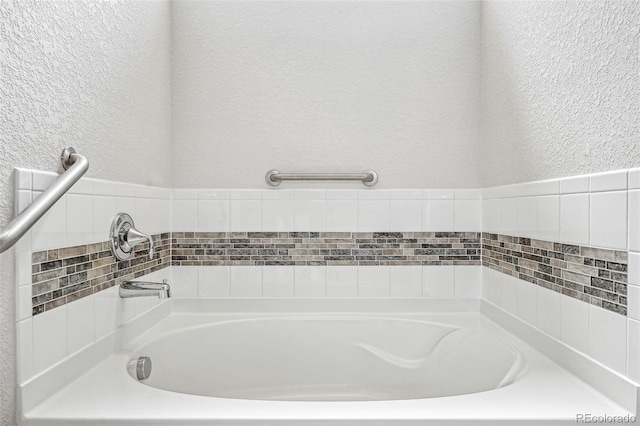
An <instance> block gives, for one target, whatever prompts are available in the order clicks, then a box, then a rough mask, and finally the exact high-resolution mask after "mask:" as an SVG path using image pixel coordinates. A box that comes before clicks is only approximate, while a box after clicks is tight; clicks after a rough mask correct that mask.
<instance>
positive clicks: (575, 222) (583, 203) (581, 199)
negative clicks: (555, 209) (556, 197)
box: [560, 194, 589, 245]
mask: <svg viewBox="0 0 640 426" xmlns="http://www.w3.org/2000/svg"><path fill="white" fill-rule="evenodd" d="M560 241H562V242H565V243H570V244H581V245H587V244H589V194H573V195H563V196H561V197H560Z"/></svg>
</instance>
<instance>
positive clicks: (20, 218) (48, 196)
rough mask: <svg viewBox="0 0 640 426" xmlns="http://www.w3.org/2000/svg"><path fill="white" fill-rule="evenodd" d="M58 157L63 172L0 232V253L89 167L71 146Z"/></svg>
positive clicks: (15, 240) (18, 237)
mask: <svg viewBox="0 0 640 426" xmlns="http://www.w3.org/2000/svg"><path fill="white" fill-rule="evenodd" d="M60 159H61V161H62V167H63V168H64V169H65V172H64V173H63V174H61V175H60V176H58V177H57V178H56V179H55V180H54V181H53V183H52V184H51V185H49V187H48V188H47V189H46V190H45V191H44V192H43V193H42V194H40V196H39V197H38V198H36V199H35V200H34V201H33V202H32V203H31V204H29V206H28V207H27V208H26V209H24V210H23V211H22V212H21V213H20V214H18V215H17V216H16V217H15V218H13V220H12V221H11V222H9V224H8V225H7V227H6V228H5V229H3V230H2V232H0V253H3V252H5V251H7V250H8V249H9V248H10V247H12V246H13V245H14V244H15V243H16V242H17V241H18V240H19V239H20V237H22V236H23V235H24V234H25V233H26V232H27V231H28V230H29V229H31V227H32V226H33V225H35V223H36V222H37V221H38V220H39V219H40V218H41V217H42V216H44V214H45V213H46V212H47V211H48V210H49V209H50V208H51V207H52V206H53V205H54V204H55V203H56V201H58V200H59V199H60V198H62V196H63V195H64V194H65V193H66V192H67V191H68V190H69V189H70V188H71V187H72V186H73V184H74V183H76V182H77V181H78V180H79V179H80V178H81V177H82V175H84V174H85V173H86V172H87V170H88V169H89V161H88V160H87V159H86V158H85V157H83V156H82V155H80V154H77V153H76V151H75V150H74V149H73V148H71V147H68V148H65V150H64V151H62V156H61V158H60Z"/></svg>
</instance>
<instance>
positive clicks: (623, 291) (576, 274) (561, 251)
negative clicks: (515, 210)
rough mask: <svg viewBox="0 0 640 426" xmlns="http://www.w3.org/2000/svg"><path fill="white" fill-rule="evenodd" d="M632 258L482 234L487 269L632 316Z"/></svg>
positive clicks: (594, 250)
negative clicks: (629, 299) (629, 276)
mask: <svg viewBox="0 0 640 426" xmlns="http://www.w3.org/2000/svg"><path fill="white" fill-rule="evenodd" d="M627 257H628V255H627V252H626V251H620V250H607V249H600V248H593V247H585V246H582V247H581V246H577V245H572V244H562V243H556V242H551V241H542V240H536V239H531V238H521V237H512V236H508V235H498V234H488V233H483V234H482V264H483V265H484V266H488V267H489V268H491V269H494V270H496V271H498V272H502V273H505V274H509V275H512V276H514V277H516V278H519V279H521V280H524V281H528V282H530V283H532V284H536V285H539V286H541V287H545V288H548V289H550V290H553V291H556V292H558V293H562V294H564V295H565V296H569V297H573V298H574V299H578V300H581V301H583V302H587V303H591V304H592V305H595V306H599V307H601V308H604V309H607V310H609V311H612V312H616V313H619V314H622V315H627Z"/></svg>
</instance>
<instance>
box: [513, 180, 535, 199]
mask: <svg viewBox="0 0 640 426" xmlns="http://www.w3.org/2000/svg"><path fill="white" fill-rule="evenodd" d="M510 190H511V194H512V195H510V196H512V197H531V196H534V195H537V194H538V183H537V182H525V183H519V184H516V185H511V188H510Z"/></svg>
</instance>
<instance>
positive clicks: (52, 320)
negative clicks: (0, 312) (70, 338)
mask: <svg viewBox="0 0 640 426" xmlns="http://www.w3.org/2000/svg"><path fill="white" fill-rule="evenodd" d="M66 356H67V305H64V306H59V307H57V308H54V309H52V310H50V311H45V312H43V313H41V314H39V315H36V316H34V317H33V367H34V372H35V373H36V374H37V373H40V372H41V371H44V370H46V369H47V368H49V367H51V366H52V365H53V364H55V363H57V362H59V361H62V359H63V358H65V357H66Z"/></svg>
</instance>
